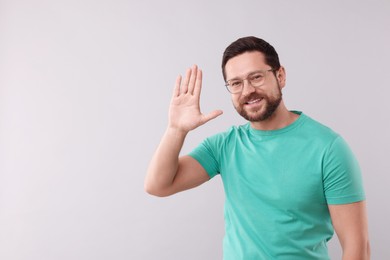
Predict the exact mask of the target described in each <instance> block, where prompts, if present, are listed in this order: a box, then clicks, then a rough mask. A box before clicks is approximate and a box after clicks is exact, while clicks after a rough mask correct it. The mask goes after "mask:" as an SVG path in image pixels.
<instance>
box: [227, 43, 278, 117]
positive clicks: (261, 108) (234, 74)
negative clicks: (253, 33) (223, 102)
mask: <svg viewBox="0 0 390 260" xmlns="http://www.w3.org/2000/svg"><path fill="white" fill-rule="evenodd" d="M269 69H271V66H269V65H267V64H266V63H265V58H264V55H263V54H262V53H261V52H257V51H256V52H245V53H243V54H240V55H238V56H236V57H234V58H232V59H230V60H229V61H228V62H227V63H226V66H225V72H226V80H232V79H245V78H247V76H248V75H250V74H251V73H253V72H255V71H258V70H269ZM284 84H285V73H284V68H283V67H281V68H280V69H279V70H278V71H277V72H276V76H275V75H274V73H273V72H272V71H269V72H267V73H266V78H265V82H264V84H263V85H262V86H260V87H257V88H255V87H253V86H252V85H251V84H250V83H249V82H248V81H247V80H244V86H243V89H242V92H240V93H237V94H232V101H233V105H234V107H235V109H236V110H237V112H238V113H239V114H240V115H241V116H242V117H244V118H245V119H246V120H248V121H250V122H259V121H264V120H267V119H268V118H270V117H271V116H272V114H273V113H274V112H275V110H276V109H277V108H278V106H279V104H280V102H281V101H282V92H281V88H283V87H284Z"/></svg>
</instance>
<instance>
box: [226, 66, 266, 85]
mask: <svg viewBox="0 0 390 260" xmlns="http://www.w3.org/2000/svg"><path fill="white" fill-rule="evenodd" d="M271 69H272V68H271ZM267 70H270V69H264V70H255V71H252V72H249V73H248V74H246V76H245V77H244V79H246V78H248V77H249V76H251V75H253V74H255V73H258V72H264V71H267ZM238 79H239V80H242V79H243V78H240V77H234V78H231V79H228V80H226V82H228V81H232V80H238Z"/></svg>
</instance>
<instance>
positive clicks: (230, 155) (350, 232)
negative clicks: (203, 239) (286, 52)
mask: <svg viewBox="0 0 390 260" xmlns="http://www.w3.org/2000/svg"><path fill="white" fill-rule="evenodd" d="M222 72H223V76H224V79H225V82H226V87H227V90H228V91H229V92H230V93H231V98H232V102H233V105H234V107H235V108H236V110H237V112H238V113H239V114H240V115H241V116H243V117H244V118H245V119H247V120H248V121H249V122H248V124H246V125H242V126H237V127H232V128H230V129H229V130H228V131H226V132H224V133H220V134H216V135H214V136H212V137H209V138H207V139H205V140H204V141H203V142H202V143H201V144H200V145H199V146H198V147H197V148H195V149H194V150H193V151H192V152H191V153H190V154H189V155H186V156H181V157H179V153H180V150H181V148H182V145H183V142H184V140H185V137H186V135H187V134H188V133H189V132H190V131H191V130H193V129H195V128H197V127H199V126H200V125H202V124H204V123H206V122H208V121H209V120H211V119H214V118H216V117H217V116H219V115H221V114H222V111H219V110H215V111H213V112H211V113H210V114H207V115H205V114H202V113H201V112H200V108H199V96H200V90H201V86H202V71H201V70H200V69H198V68H197V67H196V66H193V67H192V68H191V69H189V70H187V72H186V75H185V77H184V79H182V78H181V77H180V76H179V77H178V78H177V80H176V85H175V89H174V93H173V97H172V101H171V104H170V109H169V123H168V127H167V129H166V132H165V134H164V136H163V138H162V140H161V143H160V145H159V146H158V148H157V150H156V152H155V154H154V156H153V158H152V161H151V163H150V165H149V169H148V172H147V175H146V179H145V189H146V191H147V192H148V193H150V194H153V195H156V196H168V195H171V194H174V193H177V192H180V191H183V190H186V189H190V188H193V187H196V186H198V185H200V184H202V183H204V182H206V181H208V180H209V179H210V178H213V177H214V176H215V175H217V174H220V176H221V178H222V180H223V185H224V190H225V195H226V202H225V231H226V232H225V233H226V234H225V238H224V243H223V244H224V259H232V260H238V259H287V260H292V259H293V260H294V259H329V256H328V250H327V245H326V243H327V241H329V239H331V237H332V235H333V232H334V230H335V231H336V233H337V235H338V237H339V240H340V243H341V246H342V249H343V259H344V260H347V259H353V260H357V259H369V243H368V228H367V217H366V206H365V195H364V191H363V188H362V181H361V175H360V170H359V166H358V164H357V162H356V160H355V158H354V156H353V155H352V153H351V151H350V149H349V148H348V146H347V144H346V143H345V142H344V140H343V139H342V138H341V137H340V136H339V135H338V134H336V133H335V132H333V131H332V130H331V129H329V128H327V127H325V126H323V125H321V124H320V123H318V122H316V121H314V120H313V119H311V118H310V117H308V116H307V115H305V114H304V113H302V112H299V111H289V110H287V108H286V106H285V105H284V102H283V99H282V89H283V88H284V86H285V83H286V73H285V69H284V68H283V67H282V66H281V65H280V63H279V58H278V54H277V53H276V51H275V49H274V48H273V47H272V46H271V45H270V44H269V43H267V42H265V41H264V40H262V39H258V38H256V37H245V38H240V39H238V40H237V41H235V42H233V43H232V44H231V45H230V46H228V47H227V49H226V50H225V52H224V55H223V60H222Z"/></svg>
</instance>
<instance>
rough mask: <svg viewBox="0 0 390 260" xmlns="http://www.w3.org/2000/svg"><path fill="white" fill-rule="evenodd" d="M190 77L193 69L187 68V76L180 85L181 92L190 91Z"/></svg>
mask: <svg viewBox="0 0 390 260" xmlns="http://www.w3.org/2000/svg"><path fill="white" fill-rule="evenodd" d="M190 77H191V69H187V71H186V76H185V78H184V80H183V81H182V83H181V86H180V93H182V94H185V93H187V91H188V83H189V81H190Z"/></svg>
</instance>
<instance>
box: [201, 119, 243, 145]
mask: <svg viewBox="0 0 390 260" xmlns="http://www.w3.org/2000/svg"><path fill="white" fill-rule="evenodd" d="M248 132H249V124H248V123H247V124H244V125H238V126H231V127H229V128H228V129H227V130H226V131H223V132H220V133H217V134H214V135H212V136H209V137H208V138H206V140H205V141H207V142H212V143H219V144H222V143H228V142H231V141H235V140H237V138H240V137H243V136H247V135H248Z"/></svg>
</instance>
